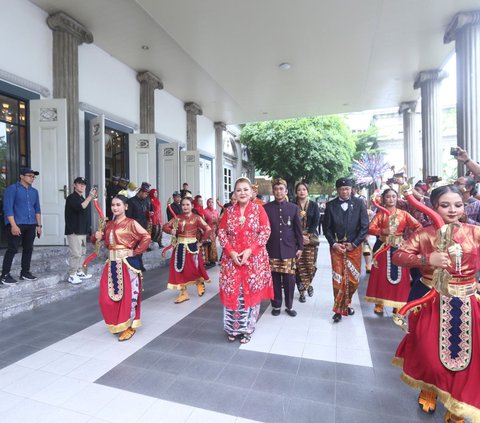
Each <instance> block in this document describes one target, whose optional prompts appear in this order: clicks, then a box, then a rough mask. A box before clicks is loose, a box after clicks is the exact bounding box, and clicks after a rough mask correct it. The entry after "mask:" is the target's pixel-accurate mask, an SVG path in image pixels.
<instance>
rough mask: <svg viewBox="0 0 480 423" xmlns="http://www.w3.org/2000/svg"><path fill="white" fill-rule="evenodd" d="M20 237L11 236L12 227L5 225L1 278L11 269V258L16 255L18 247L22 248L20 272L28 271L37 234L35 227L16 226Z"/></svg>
mask: <svg viewBox="0 0 480 423" xmlns="http://www.w3.org/2000/svg"><path fill="white" fill-rule="evenodd" d="M18 227H19V228H20V232H21V233H20V235H18V236H14V235H12V226H11V225H7V227H6V231H7V251H6V252H5V256H4V257H3V266H2V276H5V275H8V274H9V273H10V270H11V268H12V262H13V258H14V257H15V254H17V253H18V247H20V245H21V246H22V272H21V274H24V273H27V272H29V271H30V261H31V260H32V252H33V241H34V240H35V235H36V232H37V225H18Z"/></svg>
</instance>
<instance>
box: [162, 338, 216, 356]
mask: <svg viewBox="0 0 480 423" xmlns="http://www.w3.org/2000/svg"><path fill="white" fill-rule="evenodd" d="M207 349H208V345H207V344H205V343H202V342H195V341H190V340H185V339H182V340H180V341H179V342H178V344H177V345H175V347H174V348H173V349H172V351H171V353H172V354H177V355H181V356H184V357H192V356H194V357H196V356H201V355H202V354H203V353H204V352H205V351H206V350H207Z"/></svg>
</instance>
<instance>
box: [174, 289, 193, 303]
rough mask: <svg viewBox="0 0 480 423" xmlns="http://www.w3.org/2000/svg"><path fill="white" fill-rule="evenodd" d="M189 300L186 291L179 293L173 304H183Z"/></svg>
mask: <svg viewBox="0 0 480 423" xmlns="http://www.w3.org/2000/svg"><path fill="white" fill-rule="evenodd" d="M189 299H190V297H189V296H188V293H187V291H181V292H180V295H179V296H178V297H177V299H176V300H175V304H180V303H183V302H185V301H188V300H189Z"/></svg>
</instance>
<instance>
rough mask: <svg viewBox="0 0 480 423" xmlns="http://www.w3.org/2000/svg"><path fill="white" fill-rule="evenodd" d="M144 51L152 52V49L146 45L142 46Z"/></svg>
mask: <svg viewBox="0 0 480 423" xmlns="http://www.w3.org/2000/svg"><path fill="white" fill-rule="evenodd" d="M142 50H150V47H148V46H147V45H146V44H144V45H143V46H142Z"/></svg>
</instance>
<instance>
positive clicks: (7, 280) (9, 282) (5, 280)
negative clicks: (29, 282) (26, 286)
mask: <svg viewBox="0 0 480 423" xmlns="http://www.w3.org/2000/svg"><path fill="white" fill-rule="evenodd" d="M0 283H2V284H3V285H16V284H17V281H16V280H15V279H13V278H12V277H11V276H10V273H9V274H8V275H3V276H2V277H1V279H0Z"/></svg>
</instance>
